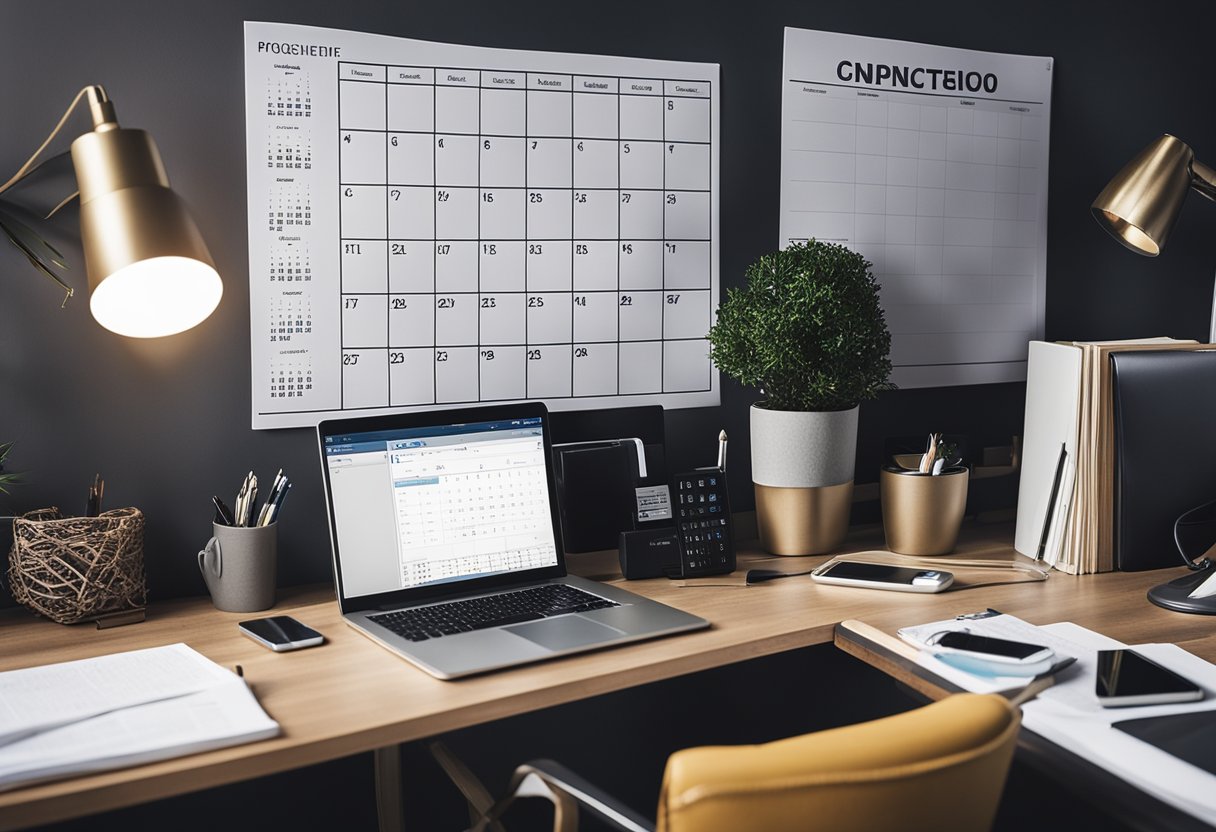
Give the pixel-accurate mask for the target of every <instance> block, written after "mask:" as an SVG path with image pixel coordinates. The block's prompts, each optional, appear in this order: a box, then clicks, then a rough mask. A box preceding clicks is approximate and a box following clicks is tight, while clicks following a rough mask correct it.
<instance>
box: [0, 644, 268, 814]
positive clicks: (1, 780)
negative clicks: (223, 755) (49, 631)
mask: <svg viewBox="0 0 1216 832" xmlns="http://www.w3.org/2000/svg"><path fill="white" fill-rule="evenodd" d="M279 730H280V729H279V724H278V723H277V722H275V721H274V720H272V719H271V718H270V717H269V716H267V715H266V712H265V711H263V710H262V707H261V705H259V704H258V701H257V699H255V698H254V696H253V693H252V692H251V691H250V690H249V687H248V685H246V684H245V682H244V680H243V679H241V678H240V677H238V676H237V675H236V674H234V673H231V672H230V671H227V670H225V669H224V668H222V667H220V666H219V665H217V664H215V663H214V662H212V661H210V660H209V659H207V658H205V657H204V656H202V655H200V654H199V653H197V652H195V651H194V650H191V649H190V648H189V647H187V646H186V645H184V644H172V645H168V646H166V647H156V648H151V649H148V650H135V651H131V652H129V653H116V654H114V655H110V656H101V657H99V658H95V659H82V660H80V661H74V662H62V663H60V664H52V665H44V666H42V667H31V668H26V669H23V670H12V671H9V672H7V673H0V790H4V789H11V788H13V787H15V786H18V785H24V784H27V783H32V782H35V781H41V780H51V779H57V778H60V777H66V776H69V775H72V774H81V773H85V772H93V771H103V770H106V769H112V768H121V767H123V766H129V765H136V764H139V763H147V762H152V761H154V760H163V759H167V758H170V757H178V756H182V755H184V754H194V753H197V752H200V751H208V750H211V749H214V748H223V747H225V746H229V745H238V744H240V743H245V742H253V741H255V740H260V739H267V738H269V737H274V736H277V735H278V733H279Z"/></svg>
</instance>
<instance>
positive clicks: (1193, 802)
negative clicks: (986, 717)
mask: <svg viewBox="0 0 1216 832" xmlns="http://www.w3.org/2000/svg"><path fill="white" fill-rule="evenodd" d="M942 630H966V631H968V632H972V633H975V634H977V635H984V636H993V637H996V638H1004V639H1011V640H1015V641H1025V642H1031V643H1037V644H1043V645H1046V646H1049V647H1051V648H1052V649H1053V650H1055V652H1056V654H1057V656H1060V655H1068V656H1075V657H1076V658H1077V662H1076V663H1075V664H1073V665H1072V666H1070V667H1068V668H1066V669H1065V670H1063V671H1062V672H1061V673H1059V674H1058V675H1057V677H1056V684H1055V685H1054V686H1053V687H1050V688H1048V689H1047V690H1045V691H1043V692H1042V693H1040V694H1039V695H1038V697H1037V698H1036V699H1034V700H1032V701H1030V702H1027V703H1026V704H1025V705H1023V706H1022V725H1023V726H1024V727H1026V728H1027V729H1029V730H1031V731H1034V732H1035V733H1036V734H1039V735H1040V736H1042V737H1045V738H1047V739H1049V740H1051V741H1052V742H1054V743H1055V744H1056V745H1059V746H1061V747H1063V748H1066V749H1068V750H1069V751H1072V752H1073V753H1075V754H1077V755H1079V756H1081V757H1084V758H1085V759H1087V760H1089V761H1090V762H1092V763H1094V764H1096V765H1099V766H1101V767H1103V768H1105V769H1106V770H1107V771H1110V772H1111V773H1112V774H1114V775H1116V776H1118V777H1121V778H1123V779H1124V780H1126V781H1127V782H1128V783H1130V784H1132V785H1134V786H1135V787H1136V788H1139V789H1142V790H1144V791H1146V792H1148V793H1149V794H1151V795H1154V796H1155V797H1157V798H1158V799H1160V800H1162V801H1163V802H1165V803H1168V804H1170V805H1172V806H1175V807H1177V808H1179V809H1181V810H1183V811H1185V812H1189V813H1190V814H1192V815H1194V816H1195V817H1198V818H1201V819H1202V820H1204V821H1205V822H1207V823H1209V824H1213V825H1216V775H1213V774H1211V773H1209V772H1207V771H1205V770H1203V769H1201V768H1199V767H1197V766H1194V765H1191V764H1190V763H1188V762H1186V761H1184V760H1181V759H1179V758H1178V757H1175V756H1173V755H1172V754H1170V753H1168V752H1167V751H1164V750H1162V749H1160V748H1158V747H1156V746H1154V745H1151V744H1149V743H1147V742H1144V741H1142V740H1140V739H1137V738H1136V737H1134V736H1132V735H1131V734H1128V733H1125V732H1124V731H1120V730H1119V729H1117V728H1115V727H1114V723H1116V722H1122V721H1125V720H1133V719H1144V718H1148V717H1157V716H1170V715H1173V714H1185V713H1197V712H1200V711H1212V710H1216V665H1213V664H1211V663H1210V662H1207V661H1204V660H1203V659H1201V658H1199V657H1197V656H1194V655H1192V654H1191V653H1188V652H1187V651H1185V650H1183V649H1182V648H1181V647H1178V646H1177V645H1175V644H1141V645H1134V646H1133V649H1134V650H1135V651H1136V652H1137V653H1140V654H1141V655H1143V656H1145V657H1147V658H1149V659H1152V660H1153V661H1155V662H1157V663H1158V664H1160V665H1163V666H1165V667H1168V668H1169V669H1170V670H1173V671H1174V672H1175V673H1179V674H1181V675H1183V676H1185V677H1186V678H1187V679H1190V680H1191V681H1192V682H1195V683H1196V684H1198V685H1199V686H1200V687H1202V688H1203V691H1204V698H1203V700H1201V701H1199V702H1188V703H1183V704H1174V705H1143V706H1139V707H1130V708H1106V707H1103V706H1102V705H1101V703H1099V702H1098V698H1097V696H1096V694H1095V693H1094V679H1095V676H1096V674H1097V664H1098V655H1097V654H1098V651H1099V650H1119V649H1122V648H1125V647H1127V645H1126V644H1123V643H1122V642H1118V641H1115V640H1114V639H1111V638H1107V637H1106V636H1104V635H1102V634H1100V633H1095V632H1094V631H1092V630H1087V629H1086V628H1084V627H1081V626H1078V625H1076V624H1072V623H1069V622H1061V623H1058V624H1047V625H1045V626H1042V627H1037V626H1035V625H1033V624H1029V623H1027V622H1025V621H1022V620H1021V619H1019V618H1016V617H1014V616H1011V615H997V616H994V617H991V618H982V619H972V620H959V619H951V620H949V621H938V622H934V623H932V624H923V625H920V626H918V627H908V628H905V629H904V630H901V631H900V636H901V637H902V638H903V639H904V640H905V641H908V642H910V643H912V644H916V645H917V646H921V647H923V648H924V649H923V651H922V653H921V654H920V656H919V657H918V659H917V663H918V664H921V665H922V666H924V667H926V668H927V669H930V670H932V671H933V672H934V673H936V674H937V675H939V676H941V677H942V678H945V679H948V680H949V681H952V682H954V683H955V684H957V685H958V686H959V687H961V688H964V689H965V690H970V691H972V692H975V693H993V692H997V691H1002V690H1011V689H1013V688H1015V687H1017V686H1019V685H1025V684H1026V680H1025V679H1024V678H1023V679H1021V680H1012V682H1013V683H1012V684H1007V683H1008V682H1009V681H1010V680H996V679H992V678H981V677H978V676H972V675H970V674H968V673H964V672H962V671H960V670H957V669H955V668H953V667H950V666H948V665H946V664H943V663H942V662H939V661H937V660H936V659H934V658H933V655H932V652H931V650H932V648H931V647H928V646H926V645H925V642H926V641H927V640H928V638H929V637H931V636H932V635H933V634H934V633H938V632H941V631H942Z"/></svg>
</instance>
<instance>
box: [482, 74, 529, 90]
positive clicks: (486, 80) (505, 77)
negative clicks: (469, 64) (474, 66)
mask: <svg viewBox="0 0 1216 832" xmlns="http://www.w3.org/2000/svg"><path fill="white" fill-rule="evenodd" d="M526 83H527V73H524V72H496V71H494V70H487V69H483V70H482V71H481V86H482V87H485V88H489V89H503V90H522V89H523V88H524V87H525V86H526Z"/></svg>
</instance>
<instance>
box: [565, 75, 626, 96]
mask: <svg viewBox="0 0 1216 832" xmlns="http://www.w3.org/2000/svg"><path fill="white" fill-rule="evenodd" d="M574 89H575V90H576V91H577V92H602V93H610V94H613V95H615V94H616V93H617V92H619V90H620V79H619V78H599V77H594V76H588V75H576V76H574Z"/></svg>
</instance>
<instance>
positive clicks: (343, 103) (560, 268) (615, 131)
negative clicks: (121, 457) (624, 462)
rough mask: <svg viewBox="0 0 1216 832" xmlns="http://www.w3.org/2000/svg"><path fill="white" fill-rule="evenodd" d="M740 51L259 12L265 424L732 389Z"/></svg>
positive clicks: (253, 297)
mask: <svg viewBox="0 0 1216 832" xmlns="http://www.w3.org/2000/svg"><path fill="white" fill-rule="evenodd" d="M718 88H719V84H718V65H717V64H707V63H687V62H675V61H663V60H648V59H641V58H623V57H609V56H602V55H578V54H561V53H554V52H530V51H519V50H509V49H490V48H483V47H472V46H460V45H454V44H444V43H431V42H427V41H419V40H409V39H406V38H396V37H388V36H384V35H375V34H366V33H361V32H348V31H341V30H336V29H320V28H314V27H308V26H296V25H289V24H279V23H254V22H249V23H246V24H245V103H246V139H247V159H248V179H249V194H248V199H249V293H250V340H251V349H252V360H253V396H252V401H253V427H254V428H275V427H298V426H311V425H314V424H316V422H317V421H318V420H319V419H321V418H324V417H327V416H335V415H341V414H351V413H360V414H376V413H388V412H399V411H404V410H417V409H432V408H434V407H435V406H437V405H456V404H462V403H463V404H467V403H476V402H494V401H508V400H519V399H543V400H544V401H545V402H546V403H547V404H548V405H549V407H550V408H553V409H574V408H577V409H588V408H597V407H617V406H621V405H622V404H625V403H629V404H637V405H643V404H662V405H664V406H665V407H700V406H710V405H717V404H718V401H719V393H718V374H717V372H716V371H715V370H714V369H713V366H712V364H711V362H710V360H709V347H708V342H707V341H706V340H705V335H706V332H707V331H708V329H709V327H710V325H711V324H712V323H713V320H714V314H715V311H716V309H717V306H718V286H719V279H718V134H719V115H718V101H719V92H718Z"/></svg>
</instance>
